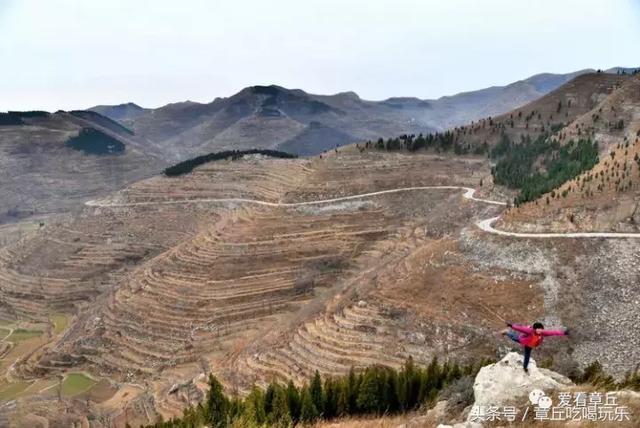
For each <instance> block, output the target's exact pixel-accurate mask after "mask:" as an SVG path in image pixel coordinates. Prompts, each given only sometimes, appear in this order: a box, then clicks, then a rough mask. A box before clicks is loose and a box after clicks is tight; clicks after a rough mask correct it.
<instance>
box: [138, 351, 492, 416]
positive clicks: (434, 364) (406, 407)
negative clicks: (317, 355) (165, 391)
mask: <svg viewBox="0 0 640 428" xmlns="http://www.w3.org/2000/svg"><path fill="white" fill-rule="evenodd" d="M489 363H490V361H485V360H483V361H481V362H480V363H479V364H476V365H467V366H464V367H461V366H459V365H458V364H457V363H449V362H445V363H444V364H441V363H439V362H438V360H437V359H436V358H434V359H433V360H432V361H431V363H430V364H429V365H428V366H427V367H424V368H423V367H419V366H417V365H416V364H414V362H413V360H411V359H409V360H408V361H407V362H406V363H405V365H404V366H403V367H402V368H401V369H400V370H396V369H393V368H390V367H386V366H371V367H368V368H366V369H364V370H362V371H358V372H357V371H356V370H354V369H353V368H352V369H351V370H350V372H349V374H348V375H345V376H340V377H327V378H325V379H324V381H323V380H322V378H321V377H320V374H319V373H318V372H317V371H316V373H315V374H314V375H313V377H312V378H311V379H310V380H309V382H308V383H306V384H304V385H303V386H302V387H298V386H296V385H295V384H294V383H293V382H291V381H289V383H288V384H286V385H282V384H280V383H278V382H272V383H270V384H269V385H268V387H267V389H266V390H262V389H260V388H258V387H256V386H254V387H253V388H252V390H251V392H250V393H249V394H248V395H247V396H246V397H245V398H244V399H242V398H239V397H237V396H236V397H228V396H227V395H226V394H225V393H224V391H223V388H222V385H221V384H220V382H219V381H218V380H217V379H216V378H215V376H213V375H209V392H208V393H207V396H206V398H205V400H204V401H203V402H202V403H200V404H198V405H197V406H195V407H189V408H188V409H186V410H185V411H184V414H183V416H182V418H176V419H172V420H169V421H162V420H161V421H158V422H157V423H156V424H154V425H150V426H149V427H147V428H186V427H188V428H196V427H202V426H205V425H206V426H210V427H214V428H222V427H266V426H268V427H292V426H296V425H307V424H313V423H314V422H316V421H318V420H331V419H334V418H337V417H344V416H351V415H382V414H394V413H401V412H407V411H411V410H415V409H417V408H419V407H420V406H421V405H423V404H428V403H430V402H433V401H434V400H435V399H436V397H437V395H438V393H439V392H440V391H441V390H442V389H443V387H444V386H446V385H447V384H449V383H451V382H453V381H454V380H456V379H459V378H461V377H463V376H475V374H476V373H477V372H478V370H480V368H481V367H482V366H484V365H486V364H489Z"/></svg>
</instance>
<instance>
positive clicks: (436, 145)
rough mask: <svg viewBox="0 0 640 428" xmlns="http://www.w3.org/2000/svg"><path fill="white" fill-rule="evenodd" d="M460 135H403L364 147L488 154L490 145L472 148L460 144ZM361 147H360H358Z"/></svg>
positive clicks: (367, 144) (452, 133) (439, 133)
mask: <svg viewBox="0 0 640 428" xmlns="http://www.w3.org/2000/svg"><path fill="white" fill-rule="evenodd" d="M458 133H460V131H459V130H455V131H445V132H435V133H429V134H427V135H423V134H418V135H417V136H416V135H414V134H403V135H400V136H398V137H395V138H387V139H386V140H385V139H383V138H379V139H378V140H377V141H371V140H369V141H367V142H365V144H364V147H362V148H361V149H362V150H365V149H377V150H388V151H397V150H408V151H410V152H415V151H418V150H435V151H436V152H449V151H452V150H453V152H454V153H455V154H457V155H464V154H469V153H473V154H476V155H482V154H485V153H487V152H488V150H489V145H488V144H487V143H486V142H485V143H484V144H476V145H474V146H472V145H471V144H468V143H466V144H465V143H460V142H459V141H458V138H457V137H456V134H458ZM358 147H360V146H358Z"/></svg>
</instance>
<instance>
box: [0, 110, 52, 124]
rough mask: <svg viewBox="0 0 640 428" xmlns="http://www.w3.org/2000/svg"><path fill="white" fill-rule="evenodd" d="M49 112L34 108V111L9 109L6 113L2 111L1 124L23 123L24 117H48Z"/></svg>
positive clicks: (0, 115)
mask: <svg viewBox="0 0 640 428" xmlns="http://www.w3.org/2000/svg"><path fill="white" fill-rule="evenodd" d="M47 116H49V113H47V112H46V111H40V110H33V111H9V112H6V113H0V126H9V125H22V124H24V121H23V120H22V119H24V118H32V117H47Z"/></svg>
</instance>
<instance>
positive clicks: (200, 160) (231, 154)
mask: <svg viewBox="0 0 640 428" xmlns="http://www.w3.org/2000/svg"><path fill="white" fill-rule="evenodd" d="M255 154H260V155H264V156H270V157H274V158H284V159H292V158H296V157H297V156H296V155H292V154H291V153H286V152H281V151H278V150H269V149H250V150H224V151H221V152H215V153H209V154H206V155H202V156H198V157H195V158H192V159H188V160H186V161H182V162H180V163H177V164H175V165H173V166H170V167H168V168H166V169H165V170H164V174H165V175H166V176H167V177H176V176H179V175H183V174H188V173H190V172H191V171H193V169H194V168H195V167H198V166H200V165H204V164H205V163H208V162H213V161H217V160H221V159H231V160H237V159H240V158H241V157H242V156H244V155H255Z"/></svg>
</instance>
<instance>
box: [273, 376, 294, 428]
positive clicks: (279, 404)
mask: <svg viewBox="0 0 640 428" xmlns="http://www.w3.org/2000/svg"><path fill="white" fill-rule="evenodd" d="M269 407H270V409H271V411H270V412H269V413H268V414H267V422H268V424H269V426H272V427H288V426H291V424H292V421H291V414H290V413H289V406H288V404H287V393H286V391H285V389H284V388H283V387H282V386H280V385H278V384H275V385H274V387H273V394H272V397H271V405H270V406H269Z"/></svg>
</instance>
